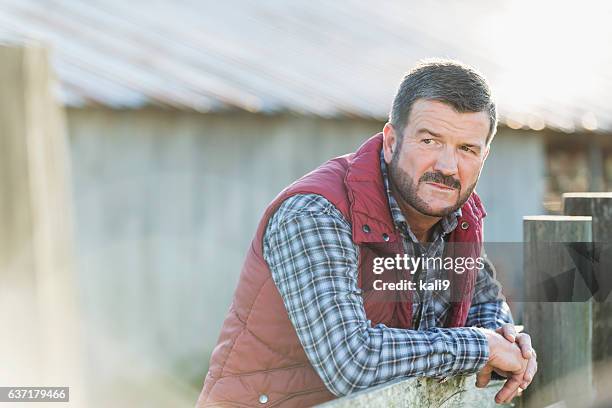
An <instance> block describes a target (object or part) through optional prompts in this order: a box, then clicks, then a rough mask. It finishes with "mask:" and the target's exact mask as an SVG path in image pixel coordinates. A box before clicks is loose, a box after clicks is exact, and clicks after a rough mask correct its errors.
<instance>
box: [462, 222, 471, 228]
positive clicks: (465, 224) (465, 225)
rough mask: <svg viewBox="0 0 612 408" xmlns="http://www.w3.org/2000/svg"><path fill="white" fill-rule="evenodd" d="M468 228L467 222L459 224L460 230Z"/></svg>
mask: <svg viewBox="0 0 612 408" xmlns="http://www.w3.org/2000/svg"><path fill="white" fill-rule="evenodd" d="M469 227H470V224H469V223H468V222H467V221H463V222H462V223H461V229H463V230H466V229H468V228H469Z"/></svg>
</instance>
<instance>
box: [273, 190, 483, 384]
mask: <svg viewBox="0 0 612 408" xmlns="http://www.w3.org/2000/svg"><path fill="white" fill-rule="evenodd" d="M264 258H265V260H266V262H267V263H268V265H269V266H270V269H271V271H272V277H273V279H274V282H275V283H276V286H277V288H278V290H279V292H280V294H281V296H282V298H283V302H284V304H285V307H286V309H287V312H288V314H289V318H290V320H291V322H292V323H293V326H294V327H295V329H296V332H297V335H298V337H299V339H300V342H301V343H302V346H303V347H304V350H305V352H306V355H307V356H308V358H309V360H310V362H311V363H312V365H313V367H314V368H315V370H316V371H317V373H318V374H319V376H320V377H321V378H322V380H323V382H324V383H325V385H326V386H327V388H328V389H329V390H330V391H331V392H332V393H334V394H335V395H338V396H340V395H346V394H348V393H351V392H353V391H355V390H359V389H363V388H367V387H371V386H373V385H376V384H380V383H384V382H387V381H390V380H392V379H395V378H401V377H410V376H427V377H444V376H453V375H458V374H472V373H476V372H478V371H480V370H481V369H482V368H483V367H484V365H485V363H486V362H487V361H488V359H489V349H488V341H487V337H486V335H485V334H484V333H483V332H482V331H481V330H480V329H476V328H470V327H465V328H453V329H441V328H434V329H431V330H425V331H417V330H406V329H398V328H389V327H386V326H384V325H382V324H379V325H377V326H375V327H371V324H370V322H369V321H367V320H366V315H365V311H364V307H363V302H362V298H361V291H360V290H359V289H358V288H357V265H358V248H357V247H356V246H355V245H354V244H353V242H352V235H351V227H350V225H349V224H348V223H347V221H346V220H345V219H344V217H343V216H342V214H341V213H340V212H339V211H338V210H337V209H336V208H335V207H334V206H333V205H332V204H331V203H329V201H327V200H326V199H324V198H323V197H321V196H317V195H297V196H294V197H291V198H289V199H288V200H286V201H285V202H284V203H283V204H282V205H281V207H280V208H279V209H278V210H277V212H276V214H275V215H274V216H273V217H272V219H271V220H270V222H269V224H268V228H267V230H266V234H265V237H264Z"/></svg>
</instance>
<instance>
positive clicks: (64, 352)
mask: <svg viewBox="0 0 612 408" xmlns="http://www.w3.org/2000/svg"><path fill="white" fill-rule="evenodd" d="M53 90H54V79H53V76H52V74H51V70H50V67H49V60H48V54H47V51H46V50H45V49H44V48H42V47H40V46H38V45H36V44H26V43H20V44H0V220H1V221H0V322H2V327H1V329H0V330H1V331H2V336H0V361H2V363H1V365H2V368H1V369H0V385H2V386H69V387H70V402H71V404H70V405H71V406H75V407H77V406H78V407H81V406H84V404H83V399H82V395H83V394H82V393H83V387H82V380H81V379H80V378H79V377H80V376H79V368H78V367H79V363H80V361H79V357H80V356H79V347H78V346H79V344H78V343H79V342H78V337H79V333H78V326H77V322H78V318H77V313H78V305H77V292H76V289H75V288H76V281H75V278H76V276H75V271H74V259H73V256H74V254H73V244H74V242H73V224H72V207H71V193H70V178H69V176H70V174H69V156H68V147H67V140H66V131H65V126H64V112H63V109H62V108H61V107H60V106H59V105H58V103H57V102H56V99H55V97H54V95H53ZM37 406H38V405H37Z"/></svg>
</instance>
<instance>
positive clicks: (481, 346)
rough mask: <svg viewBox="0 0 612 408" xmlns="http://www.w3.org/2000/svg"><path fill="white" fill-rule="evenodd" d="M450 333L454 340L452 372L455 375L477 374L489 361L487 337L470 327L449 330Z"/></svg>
mask: <svg viewBox="0 0 612 408" xmlns="http://www.w3.org/2000/svg"><path fill="white" fill-rule="evenodd" d="M451 333H452V336H453V338H454V340H455V341H454V342H453V343H454V346H455V350H454V356H455V360H454V362H453V368H452V372H453V373H454V374H455V375H460V374H461V375H466V374H474V373H477V372H479V371H480V370H481V369H482V368H483V367H484V366H485V365H486V364H487V361H489V342H488V341H487V336H485V334H484V333H483V332H482V331H481V330H479V329H476V328H472V327H463V328H460V329H455V330H451Z"/></svg>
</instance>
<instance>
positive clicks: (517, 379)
mask: <svg viewBox="0 0 612 408" xmlns="http://www.w3.org/2000/svg"><path fill="white" fill-rule="evenodd" d="M505 327H506V326H504V327H503V328H501V333H504V335H503V336H502V334H500V333H498V332H495V331H492V330H488V329H481V330H482V331H483V333H484V334H485V336H486V337H487V341H488V343H489V360H488V361H487V364H486V365H485V367H484V368H483V369H482V370H481V371H480V372H479V373H478V374H477V377H476V386H477V387H485V386H486V385H487V384H488V383H489V381H490V379H491V373H492V372H493V371H496V372H497V373H499V374H501V375H504V376H506V377H507V378H508V380H507V381H506V383H505V384H504V386H503V387H502V389H501V390H500V391H499V392H498V393H497V395H496V396H495V402H497V403H498V404H501V403H505V402H510V401H511V400H512V399H513V398H514V397H515V396H516V395H517V394H518V392H519V387H520V386H521V385H522V384H524V383H525V380H524V377H525V372H526V371H527V366H528V363H529V360H528V359H526V358H524V356H523V353H522V350H521V348H519V346H518V345H517V343H516V342H515V341H511V340H509V338H510V337H511V336H510V334H512V333H511V332H510V329H505ZM504 330H505V331H506V332H507V336H506V332H505V331H504ZM513 338H514V340H516V338H517V336H516V333H514V337H513ZM522 341H525V340H522ZM529 347H531V346H529Z"/></svg>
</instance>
